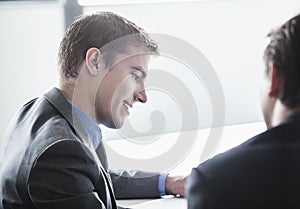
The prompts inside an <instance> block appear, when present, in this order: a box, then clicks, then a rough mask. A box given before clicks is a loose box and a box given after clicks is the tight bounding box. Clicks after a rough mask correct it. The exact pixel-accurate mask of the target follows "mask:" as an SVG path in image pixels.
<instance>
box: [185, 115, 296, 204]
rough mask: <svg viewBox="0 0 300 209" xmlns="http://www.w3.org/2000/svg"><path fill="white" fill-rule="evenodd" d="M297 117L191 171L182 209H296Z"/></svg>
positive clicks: (294, 116)
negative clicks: (184, 206)
mask: <svg viewBox="0 0 300 209" xmlns="http://www.w3.org/2000/svg"><path fill="white" fill-rule="evenodd" d="M299 195H300V115H299V114H297V115H293V116H291V117H289V118H288V119H287V120H286V121H285V122H283V123H282V124H280V125H279V126H277V127H274V128H271V129H269V130H267V131H266V132H264V133H261V134H259V135H257V136H255V137H253V138H251V139H249V140H248V141H246V142H245V143H243V144H241V145H240V146H237V147H236V148H234V149H231V150H229V151H227V152H225V153H223V154H220V155H217V156H216V157H214V158H212V159H210V160H208V161H206V162H204V163H202V164H200V165H199V166H198V167H197V168H194V169H193V171H192V173H191V175H190V177H189V186H188V194H187V200H188V209H245V208H247V209H254V208H255V209H274V208H289V209H299V208H300V198H299Z"/></svg>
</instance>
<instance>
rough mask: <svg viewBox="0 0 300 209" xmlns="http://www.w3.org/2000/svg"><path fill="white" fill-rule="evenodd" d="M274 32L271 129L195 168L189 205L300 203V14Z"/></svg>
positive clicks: (196, 208) (267, 99) (192, 208)
mask: <svg viewBox="0 0 300 209" xmlns="http://www.w3.org/2000/svg"><path fill="white" fill-rule="evenodd" d="M269 36H270V38H271V41H270V43H269V45H268V46H267V48H266V50H265V53H264V61H265V66H266V71H265V73H264V74H265V75H264V81H263V85H262V110H263V115H264V119H265V122H266V125H267V128H268V130H267V131H265V132H263V133H261V134H259V135H257V136H255V137H253V138H251V139H249V140H248V141H246V142H245V143H243V144H241V145H239V146H237V147H236V148H233V149H231V150H229V151H227V152H225V153H223V154H220V155H217V156H216V157H214V158H212V159H210V160H208V161H206V162H204V163H202V164H200V165H199V166H198V167H197V168H194V169H193V170H192V173H191V176H190V178H189V180H188V181H189V183H188V193H187V200H188V208H189V209H201V208H205V209H213V208H216V209H222V208H226V209H233V208H249V209H253V208H255V209H260V208H289V209H292V208H295V209H296V208H300V199H299V194H300V177H299V176H300V128H299V127H300V112H299V110H300V59H299V58H300V15H298V16H296V17H294V18H292V19H290V20H289V21H288V22H286V23H285V24H284V25H283V26H281V27H280V28H279V29H277V30H275V31H273V32H272V33H270V34H269Z"/></svg>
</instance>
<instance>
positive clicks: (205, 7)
mask: <svg viewBox="0 0 300 209" xmlns="http://www.w3.org/2000/svg"><path fill="white" fill-rule="evenodd" d="M101 10H106V11H113V12H116V13H118V14H120V15H122V16H124V17H126V18H128V19H130V20H132V21H133V22H135V23H136V24H137V25H139V26H140V27H142V28H144V29H145V30H146V31H147V32H149V33H155V34H156V33H158V34H167V35H170V36H174V37H176V38H178V39H180V40H184V41H186V42H187V43H189V44H191V45H192V46H194V47H195V48H197V49H198V50H199V51H200V52H201V53H202V54H203V55H204V56H205V57H206V58H207V60H208V61H209V62H210V64H211V65H212V67H213V69H214V71H215V73H216V74H217V76H218V79H219V81H220V83H221V85H222V89H223V92H224V97H225V114H226V118H225V125H233V124H243V123H251V122H258V121H262V120H263V118H262V114H261V111H260V101H259V87H260V81H261V78H262V73H263V70H264V64H263V60H262V55H263V50H264V48H265V46H266V44H267V43H268V39H267V38H266V35H267V34H268V32H269V31H270V30H271V29H272V28H275V27H276V26H279V25H280V24H282V23H283V22H285V21H286V20H288V19H289V18H291V17H292V16H294V15H295V14H297V13H298V12H300V1H295V0H198V1H184V0H181V1H180V0H176V1H175V0H173V1H172V0H159V1H158V0H140V1H139V0H122V1H115V0H107V1H105V0H102V1H101V0H98V1H96V0H94V1H92V0H90V1H89V0H80V1H77V0H65V1H62V0H61V1H60V0H56V1H55V0H52V1H0V70H1V76H0V91H1V98H0V99H1V109H0V142H1V139H2V138H3V136H4V134H5V130H6V128H7V127H8V124H9V121H10V119H11V118H12V117H13V115H14V114H15V112H16V111H17V110H18V109H19V108H20V107H21V106H22V105H23V104H25V103H26V102H27V101H29V100H31V99H33V98H35V97H38V96H39V95H41V94H43V93H45V92H46V91H47V90H49V89H50V88H51V87H53V86H54V85H56V82H57V70H56V56H57V50H58V46H59V42H60V40H61V38H62V36H63V33H64V31H65V30H66V28H67V27H68V26H69V24H70V23H71V22H72V21H73V20H74V18H75V17H76V16H78V15H81V14H85V13H91V12H95V11H101ZM186 53H187V54H188V53H189V52H188V51H187V52H186ZM150 69H158V70H160V71H164V72H168V73H170V74H172V75H173V76H176V77H177V78H178V79H179V80H180V82H181V83H182V84H184V85H185V86H186V88H187V89H188V90H189V92H190V93H191V94H192V95H193V98H194V100H195V103H196V104H197V110H198V111H197V112H195V114H194V116H195V117H198V118H199V127H197V128H200V129H201V128H207V127H210V125H211V121H212V114H213V110H212V108H211V100H210V98H211V95H209V94H208V93H207V92H208V91H207V90H205V88H206V87H205V84H204V83H203V82H201V79H200V80H199V79H197V78H195V76H194V75H193V73H192V72H191V70H190V69H189V68H188V66H187V65H185V64H184V63H181V62H180V60H179V61H178V60H176V59H174V58H170V57H166V56H162V57H159V58H156V59H154V60H153V62H152V64H151V68H150ZM165 82H168V81H165ZM181 95H182V93H180V92H178V94H177V95H176V94H175V95H171V96H170V95H169V94H167V93H164V92H163V91H149V94H148V97H149V102H148V104H145V105H138V106H137V108H136V109H135V110H133V112H132V114H131V117H130V118H129V122H130V124H132V127H133V128H134V130H137V132H139V133H147V134H152V132H149V130H151V127H152V126H153V123H154V122H155V121H152V120H151V117H152V116H153V112H156V111H159V112H160V114H161V115H163V119H162V120H163V124H162V126H164V127H163V128H164V131H165V132H166V133H170V132H178V131H186V130H189V129H194V128H195V126H194V124H187V125H186V126H185V128H184V130H183V129H182V125H181V124H180V119H181V115H182V114H184V112H185V111H189V110H188V109H186V108H185V109H183V108H181V107H180V104H178V103H177V102H176V101H177V100H176V97H180V96H181ZM158 120H159V119H158ZM103 134H104V136H105V137H104V138H105V139H116V138H120V137H122V136H120V133H117V132H116V131H113V130H109V129H105V128H103ZM121 135H122V134H121Z"/></svg>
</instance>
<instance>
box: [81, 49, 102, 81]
mask: <svg viewBox="0 0 300 209" xmlns="http://www.w3.org/2000/svg"><path fill="white" fill-rule="evenodd" d="M85 62H86V65H87V68H88V71H89V73H90V74H91V75H93V76H97V75H98V74H99V72H100V70H101V69H103V66H104V62H103V57H102V53H101V52H100V50H99V49H97V48H94V47H93V48H90V49H89V50H87V52H86V55H85Z"/></svg>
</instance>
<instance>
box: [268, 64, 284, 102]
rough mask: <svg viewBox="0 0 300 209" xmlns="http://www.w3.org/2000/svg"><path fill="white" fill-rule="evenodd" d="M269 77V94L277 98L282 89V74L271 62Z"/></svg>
mask: <svg viewBox="0 0 300 209" xmlns="http://www.w3.org/2000/svg"><path fill="white" fill-rule="evenodd" d="M269 79H270V82H271V86H270V89H269V96H270V97H276V98H279V97H280V94H281V89H282V76H281V72H280V71H279V69H278V68H277V67H276V66H275V65H274V64H273V63H271V64H270V70H269Z"/></svg>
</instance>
